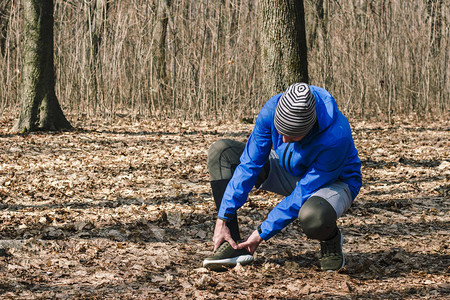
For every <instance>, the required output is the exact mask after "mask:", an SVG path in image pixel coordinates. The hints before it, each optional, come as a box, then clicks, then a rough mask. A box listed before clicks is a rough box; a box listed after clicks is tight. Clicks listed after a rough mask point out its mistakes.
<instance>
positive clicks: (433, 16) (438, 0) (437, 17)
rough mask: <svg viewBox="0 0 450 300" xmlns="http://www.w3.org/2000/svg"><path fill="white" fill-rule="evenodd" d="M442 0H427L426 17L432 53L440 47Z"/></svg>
mask: <svg viewBox="0 0 450 300" xmlns="http://www.w3.org/2000/svg"><path fill="white" fill-rule="evenodd" d="M442 3H443V0H427V12H428V18H429V19H430V23H431V34H430V44H431V51H432V53H433V54H434V55H436V54H437V53H439V50H440V49H441V37H442V33H441V29H442Z"/></svg>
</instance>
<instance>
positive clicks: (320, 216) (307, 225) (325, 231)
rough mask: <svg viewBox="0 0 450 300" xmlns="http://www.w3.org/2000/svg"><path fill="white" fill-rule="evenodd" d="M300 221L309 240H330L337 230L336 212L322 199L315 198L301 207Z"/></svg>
mask: <svg viewBox="0 0 450 300" xmlns="http://www.w3.org/2000/svg"><path fill="white" fill-rule="evenodd" d="M298 220H299V222H300V226H301V227H302V229H303V232H304V233H305V234H306V236H307V237H308V238H311V239H316V240H326V239H328V238H329V237H330V236H331V235H332V234H333V233H334V231H335V230H336V228H337V226H336V220H337V216H336V211H335V210H334V208H333V206H331V204H330V203H328V201H326V200H325V199H324V198H322V197H318V196H313V197H311V198H309V199H308V200H307V201H306V202H305V203H304V204H303V206H302V207H301V209H300V212H299V214H298Z"/></svg>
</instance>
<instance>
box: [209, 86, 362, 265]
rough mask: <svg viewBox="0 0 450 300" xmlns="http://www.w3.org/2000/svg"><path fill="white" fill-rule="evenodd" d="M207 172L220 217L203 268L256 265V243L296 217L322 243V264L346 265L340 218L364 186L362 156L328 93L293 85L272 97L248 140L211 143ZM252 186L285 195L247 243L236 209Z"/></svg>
mask: <svg viewBox="0 0 450 300" xmlns="http://www.w3.org/2000/svg"><path fill="white" fill-rule="evenodd" d="M208 169H209V173H210V177H211V188H212V193H213V198H214V201H215V204H216V207H217V210H218V217H217V222H216V226H215V229H214V237H213V242H214V253H213V254H212V255H211V256H210V257H207V258H206V259H205V260H204V261H203V266H204V267H206V268H210V269H213V270H218V269H222V268H223V267H233V266H235V265H236V264H237V263H240V264H242V265H245V264H249V263H251V262H252V261H253V254H254V252H255V251H256V249H257V248H258V246H259V244H260V243H261V242H262V241H264V240H268V239H270V238H271V237H273V236H274V235H276V234H277V233H278V232H279V231H280V230H282V229H283V228H284V227H286V226H287V225H288V224H290V223H291V222H292V221H294V220H295V219H296V218H298V222H299V224H300V226H301V228H302V230H303V232H304V233H305V234H306V236H307V237H308V238H310V239H314V240H319V241H320V245H321V256H320V257H321V258H320V265H321V268H322V269H323V270H327V271H336V270H339V269H341V268H342V267H343V266H344V264H345V259H344V255H343V253H342V243H343V236H342V233H341V231H340V230H339V228H338V227H337V224H336V221H337V219H338V218H339V217H341V216H342V214H344V213H345V211H347V210H348V208H349V207H350V205H351V204H352V202H353V200H354V199H355V197H356V196H357V194H358V192H359V190H360V188H361V182H362V180H361V161H360V159H359V157H358V151H357V150H356V148H355V145H354V142H353V138H352V133H351V129H350V125H349V123H348V121H347V119H346V118H345V117H344V115H343V114H342V113H341V112H340V111H339V110H338V108H337V104H336V101H335V100H334V98H333V97H332V95H331V94H330V93H329V92H328V91H326V90H325V89H322V88H319V87H316V86H309V85H307V84H305V83H295V84H293V85H291V86H290V87H289V88H288V89H287V90H286V91H285V92H284V93H281V94H278V95H276V96H273V97H272V98H270V99H269V101H267V103H266V104H265V105H264V107H263V108H262V109H261V111H260V113H259V115H258V118H257V120H256V123H255V127H254V129H253V131H252V133H251V135H250V137H249V139H248V141H247V143H246V144H243V143H240V142H237V141H233V140H226V139H224V140H219V141H217V142H215V143H214V144H213V145H212V146H211V148H210V150H209V153H208ZM254 186H255V187H256V188H259V189H263V190H267V191H271V192H275V193H278V194H281V195H284V196H286V197H285V198H284V199H283V200H281V201H280V202H279V203H278V204H277V205H276V206H275V208H273V209H272V211H271V212H270V213H269V214H268V216H267V218H266V220H264V222H262V223H261V224H260V225H259V226H258V228H257V229H255V231H254V232H253V233H252V234H251V235H250V236H249V237H247V239H245V240H243V241H242V240H241V237H240V233H239V227H238V222H237V216H236V212H237V210H238V209H239V208H240V207H241V206H242V205H243V204H244V203H245V202H246V200H247V197H248V193H249V192H250V190H251V189H252V188H253V187H254Z"/></svg>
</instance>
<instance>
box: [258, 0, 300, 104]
mask: <svg viewBox="0 0 450 300" xmlns="http://www.w3.org/2000/svg"><path fill="white" fill-rule="evenodd" d="M260 4H261V23H262V24H261V28H262V31H261V34H262V36H261V41H262V44H261V50H262V53H261V55H262V65H263V70H264V74H263V76H264V86H265V89H266V90H265V92H266V96H267V97H269V96H271V95H274V94H276V93H279V92H281V91H284V90H286V88H287V87H288V86H289V85H291V84H293V83H295V82H305V83H308V82H309V77H308V61H307V44H306V30H305V13H304V6H303V0H301V1H297V0H279V1H271V0H263V1H261V2H260Z"/></svg>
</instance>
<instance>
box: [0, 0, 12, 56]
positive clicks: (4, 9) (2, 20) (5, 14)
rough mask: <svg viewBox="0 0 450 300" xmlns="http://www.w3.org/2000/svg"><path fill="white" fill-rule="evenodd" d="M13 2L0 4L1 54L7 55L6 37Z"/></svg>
mask: <svg viewBox="0 0 450 300" xmlns="http://www.w3.org/2000/svg"><path fill="white" fill-rule="evenodd" d="M10 8H11V1H3V2H1V3H0V54H1V55H2V56H4V55H5V50H6V49H5V44H6V37H7V35H8V22H9V10H10Z"/></svg>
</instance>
